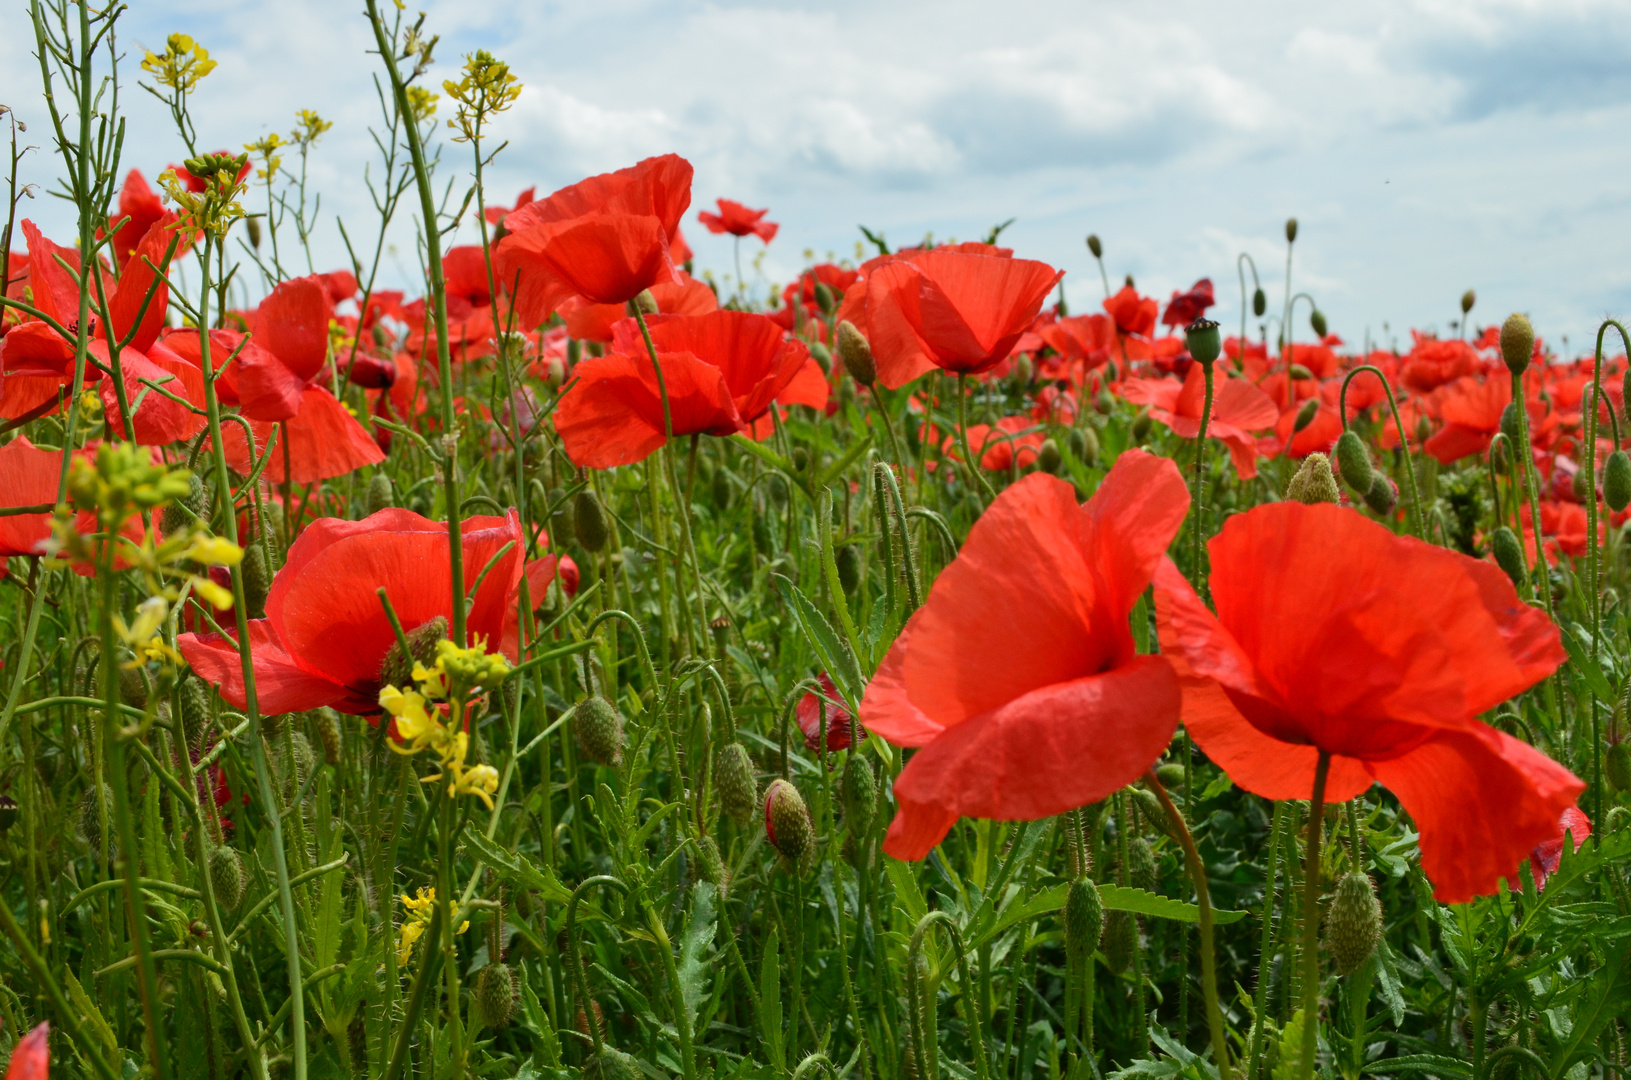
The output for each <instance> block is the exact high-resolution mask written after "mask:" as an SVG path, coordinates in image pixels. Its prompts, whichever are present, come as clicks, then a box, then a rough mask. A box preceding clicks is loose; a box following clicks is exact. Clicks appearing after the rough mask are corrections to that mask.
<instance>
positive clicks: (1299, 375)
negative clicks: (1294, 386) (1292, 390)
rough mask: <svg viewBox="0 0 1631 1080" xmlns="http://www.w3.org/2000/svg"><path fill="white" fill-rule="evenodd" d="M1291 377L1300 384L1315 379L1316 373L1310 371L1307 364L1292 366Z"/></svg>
mask: <svg viewBox="0 0 1631 1080" xmlns="http://www.w3.org/2000/svg"><path fill="white" fill-rule="evenodd" d="M1291 377H1292V378H1293V379H1296V380H1297V381H1299V382H1303V381H1306V380H1308V379H1312V378H1313V377H1314V373H1313V372H1312V371H1309V370H1308V367H1307V365H1305V364H1292V365H1291Z"/></svg>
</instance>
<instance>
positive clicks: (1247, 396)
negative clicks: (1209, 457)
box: [1121, 364, 1280, 480]
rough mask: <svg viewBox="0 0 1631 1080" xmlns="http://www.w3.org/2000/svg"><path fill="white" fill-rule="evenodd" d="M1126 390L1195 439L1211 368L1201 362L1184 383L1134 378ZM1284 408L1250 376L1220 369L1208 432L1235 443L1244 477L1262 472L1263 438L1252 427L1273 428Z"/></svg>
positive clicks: (1233, 454) (1232, 453) (1233, 453)
mask: <svg viewBox="0 0 1631 1080" xmlns="http://www.w3.org/2000/svg"><path fill="white" fill-rule="evenodd" d="M1121 394H1122V396H1123V397H1124V398H1126V399H1127V400H1128V401H1130V402H1132V403H1133V404H1134V405H1148V406H1149V407H1150V417H1151V418H1152V419H1154V420H1159V421H1160V422H1161V423H1163V424H1165V425H1167V427H1169V428H1171V429H1172V432H1173V434H1174V435H1177V436H1178V437H1179V438H1183V439H1193V438H1195V437H1196V436H1197V435H1199V434H1200V430H1201V410H1202V409H1203V408H1204V407H1205V404H1206V373H1205V372H1204V371H1203V370H1202V369H1201V366H1200V365H1199V364H1191V365H1190V366H1189V374H1188V375H1186V376H1184V381H1183V382H1182V383H1178V382H1176V381H1174V380H1172V379H1128V380H1127V381H1126V382H1124V383H1123V384H1122V388H1121ZM1279 413H1280V411H1279V410H1278V409H1276V408H1275V407H1274V402H1273V400H1271V399H1270V398H1269V396H1268V395H1267V394H1265V393H1263V391H1261V390H1259V389H1258V388H1257V387H1255V386H1253V385H1252V384H1251V383H1250V382H1247V381H1246V380H1245V379H1231V378H1228V377H1226V376H1225V375H1224V374H1223V373H1222V372H1221V371H1219V372H1218V373H1217V375H1216V377H1215V378H1214V384H1213V389H1212V416H1211V419H1210V420H1208V421H1207V425H1206V434H1207V435H1208V436H1209V437H1211V438H1214V439H1218V440H1219V441H1221V442H1222V443H1223V444H1224V445H1225V446H1227V447H1228V448H1229V460H1230V461H1232V462H1233V463H1234V466H1235V473H1236V475H1238V476H1239V477H1240V478H1241V479H1242V480H1250V479H1251V478H1252V477H1254V476H1256V475H1257V454H1258V449H1257V438H1256V436H1254V435H1252V434H1251V432H1254V431H1261V430H1263V429H1264V428H1268V427H1273V426H1274V423H1275V421H1276V420H1278V419H1279Z"/></svg>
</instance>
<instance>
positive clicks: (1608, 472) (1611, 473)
mask: <svg viewBox="0 0 1631 1080" xmlns="http://www.w3.org/2000/svg"><path fill="white" fill-rule="evenodd" d="M1603 502H1605V503H1607V504H1608V508H1609V509H1610V510H1612V511H1614V512H1615V513H1616V514H1618V513H1619V512H1621V511H1622V510H1624V509H1625V508H1626V506H1628V505H1631V457H1628V456H1626V453H1625V451H1624V450H1616V451H1614V452H1613V453H1612V454H1610V455H1608V462H1607V463H1606V464H1605V465H1604V466H1603Z"/></svg>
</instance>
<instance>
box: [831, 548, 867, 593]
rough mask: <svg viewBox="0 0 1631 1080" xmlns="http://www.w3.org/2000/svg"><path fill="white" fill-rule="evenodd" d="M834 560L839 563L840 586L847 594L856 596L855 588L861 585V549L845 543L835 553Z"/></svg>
mask: <svg viewBox="0 0 1631 1080" xmlns="http://www.w3.org/2000/svg"><path fill="white" fill-rule="evenodd" d="M833 562H835V563H836V564H837V565H838V584H839V587H840V588H842V589H843V590H844V595H845V596H854V595H855V590H856V589H859V588H860V587H861V549H860V548H859V547H857V546H856V545H854V544H845V545H844V546H843V547H841V548H839V549H838V550H837V551H836V552H834V553H833Z"/></svg>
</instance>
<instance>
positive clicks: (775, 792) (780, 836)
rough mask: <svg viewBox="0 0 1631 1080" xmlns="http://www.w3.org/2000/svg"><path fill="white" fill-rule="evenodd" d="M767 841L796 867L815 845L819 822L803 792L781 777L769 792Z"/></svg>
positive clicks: (767, 798) (766, 790)
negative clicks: (817, 823) (805, 803)
mask: <svg viewBox="0 0 1631 1080" xmlns="http://www.w3.org/2000/svg"><path fill="white" fill-rule="evenodd" d="M765 839H767V840H769V841H770V846H771V847H773V848H775V849H776V850H777V851H779V852H781V854H782V857H783V858H785V859H786V860H787V861H788V862H790V863H793V864H794V865H795V866H796V865H797V864H798V863H800V862H802V861H803V859H804V857H805V856H806V855H808V854H809V853H810V851H811V849H812V848H813V847H814V845H815V822H813V821H811V820H810V808H809V807H807V806H805V805H804V796H802V795H800V794H799V789H798V788H796V787H794V786H793V785H792V784H791V783H789V782H788V781H786V780H783V779H781V778H780V777H778V778H776V779H775V780H772V781H771V782H770V786H769V787H767V788H766V789H765Z"/></svg>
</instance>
